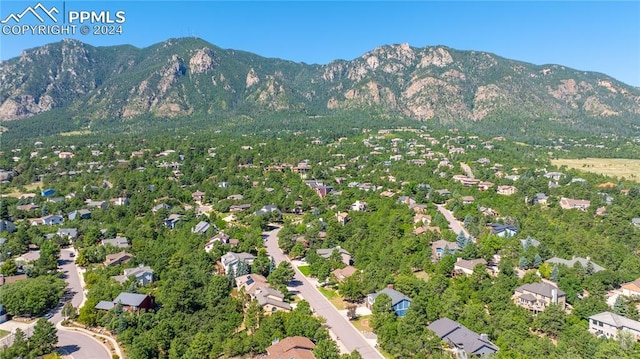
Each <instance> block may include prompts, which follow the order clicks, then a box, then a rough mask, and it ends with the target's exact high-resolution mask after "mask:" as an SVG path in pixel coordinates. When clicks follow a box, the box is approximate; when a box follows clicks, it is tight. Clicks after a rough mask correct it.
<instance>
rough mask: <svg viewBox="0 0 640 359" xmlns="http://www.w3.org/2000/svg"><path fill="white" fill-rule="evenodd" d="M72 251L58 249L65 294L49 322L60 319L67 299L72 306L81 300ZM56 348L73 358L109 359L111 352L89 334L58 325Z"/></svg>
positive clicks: (80, 288) (78, 303) (57, 321)
mask: <svg viewBox="0 0 640 359" xmlns="http://www.w3.org/2000/svg"><path fill="white" fill-rule="evenodd" d="M71 253H73V250H72V249H66V248H65V249H62V250H60V258H59V259H58V265H59V267H60V269H59V271H60V272H61V273H63V274H64V275H65V281H66V282H67V293H68V294H67V295H68V297H65V298H64V299H63V300H62V301H61V304H60V305H59V306H58V307H57V308H56V311H55V313H54V315H53V317H51V319H49V321H50V322H52V323H54V324H57V323H59V322H61V321H62V319H63V318H62V314H61V311H62V306H63V305H64V303H66V302H68V301H69V299H70V301H71V304H73V306H74V307H76V308H78V307H79V306H80V304H81V303H82V302H83V298H84V293H83V292H82V284H81V283H80V277H79V275H78V270H77V268H76V265H75V263H74V258H73V257H71ZM57 327H58V348H60V352H61V353H62V354H64V355H71V356H72V357H73V358H74V359H103V358H104V359H109V358H111V353H109V351H108V350H107V348H106V347H105V346H104V345H102V343H101V342H99V341H98V340H96V339H94V338H92V337H91V336H89V335H86V334H83V333H81V332H77V331H73V332H72V331H68V330H64V329H60V326H59V325H58V326H57Z"/></svg>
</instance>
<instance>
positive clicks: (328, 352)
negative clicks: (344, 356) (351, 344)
mask: <svg viewBox="0 0 640 359" xmlns="http://www.w3.org/2000/svg"><path fill="white" fill-rule="evenodd" d="M313 354H314V355H315V357H316V358H323V359H340V350H339V349H338V346H337V345H336V343H335V342H334V341H333V340H329V339H325V340H320V341H318V343H316V347H315V348H313Z"/></svg>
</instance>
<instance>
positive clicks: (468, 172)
mask: <svg viewBox="0 0 640 359" xmlns="http://www.w3.org/2000/svg"><path fill="white" fill-rule="evenodd" d="M460 167H462V170H463V171H464V172H465V173H466V175H467V177H469V178H475V177H474V176H473V171H472V170H471V167H469V165H468V164H466V163H464V162H460Z"/></svg>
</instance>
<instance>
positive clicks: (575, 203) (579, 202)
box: [560, 197, 591, 211]
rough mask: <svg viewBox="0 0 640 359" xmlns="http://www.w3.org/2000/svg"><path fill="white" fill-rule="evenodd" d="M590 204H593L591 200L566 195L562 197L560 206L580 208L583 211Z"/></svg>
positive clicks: (563, 207)
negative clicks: (566, 196)
mask: <svg viewBox="0 0 640 359" xmlns="http://www.w3.org/2000/svg"><path fill="white" fill-rule="evenodd" d="M589 206H591V201H587V200H583V199H573V198H565V197H562V198H561V199H560V207H561V208H562V209H579V210H581V211H586V210H587V209H588V208H589Z"/></svg>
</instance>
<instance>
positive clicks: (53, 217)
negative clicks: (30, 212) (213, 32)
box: [31, 214, 64, 226]
mask: <svg viewBox="0 0 640 359" xmlns="http://www.w3.org/2000/svg"><path fill="white" fill-rule="evenodd" d="M63 222H64V217H62V216H60V215H58V214H50V215H48V216H44V217H41V218H35V219H32V220H31V225H32V226H40V225H45V226H56V225H59V224H62V223H63Z"/></svg>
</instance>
